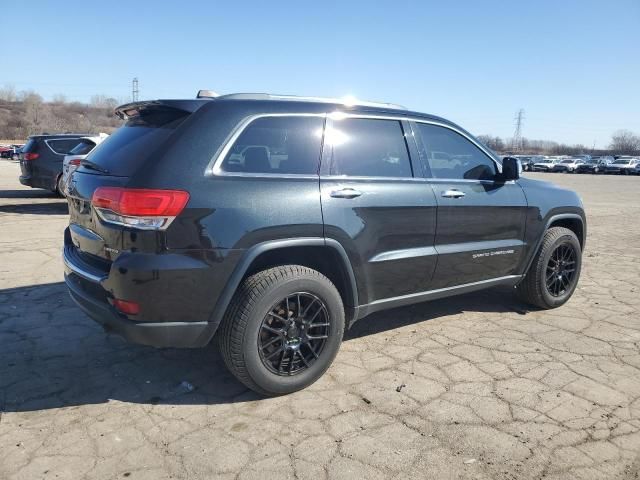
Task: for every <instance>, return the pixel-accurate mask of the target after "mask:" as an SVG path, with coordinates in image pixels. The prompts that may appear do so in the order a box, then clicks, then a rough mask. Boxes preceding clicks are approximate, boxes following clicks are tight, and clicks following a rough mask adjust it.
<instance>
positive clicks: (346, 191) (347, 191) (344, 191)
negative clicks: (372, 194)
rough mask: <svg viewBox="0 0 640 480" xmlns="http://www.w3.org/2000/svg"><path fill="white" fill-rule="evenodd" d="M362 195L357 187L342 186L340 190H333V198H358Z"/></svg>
mask: <svg viewBox="0 0 640 480" xmlns="http://www.w3.org/2000/svg"><path fill="white" fill-rule="evenodd" d="M360 195H362V192H361V191H360V190H356V189H355V188H341V189H340V190H334V191H332V192H331V196H332V197H333V198H356V197H359V196H360Z"/></svg>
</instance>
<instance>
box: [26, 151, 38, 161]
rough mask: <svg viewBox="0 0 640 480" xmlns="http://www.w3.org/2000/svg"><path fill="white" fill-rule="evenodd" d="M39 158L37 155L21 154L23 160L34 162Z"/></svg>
mask: <svg viewBox="0 0 640 480" xmlns="http://www.w3.org/2000/svg"><path fill="white" fill-rule="evenodd" d="M39 156H40V154H39V153H23V154H22V158H24V159H25V160H35V159H36V158H38V157H39Z"/></svg>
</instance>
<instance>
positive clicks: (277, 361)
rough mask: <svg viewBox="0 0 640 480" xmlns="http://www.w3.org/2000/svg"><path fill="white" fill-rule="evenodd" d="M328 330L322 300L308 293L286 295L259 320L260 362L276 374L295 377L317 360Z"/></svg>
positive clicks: (327, 317)
mask: <svg viewBox="0 0 640 480" xmlns="http://www.w3.org/2000/svg"><path fill="white" fill-rule="evenodd" d="M330 329H331V322H330V318H329V312H328V310H327V307H326V305H325V304H324V303H323V302H322V300H320V299H319V298H318V297H316V296H315V295H313V294H311V293H307V292H296V293H293V294H291V295H288V296H287V297H286V298H284V299H282V300H281V301H280V302H278V303H276V304H275V305H274V306H273V308H272V309H271V310H270V311H269V312H268V313H267V315H266V316H265V317H264V319H263V320H262V325H261V326H260V332H259V334H258V348H259V350H260V359H261V360H262V362H263V363H264V365H265V367H267V368H268V369H269V370H270V371H271V372H273V373H275V374H277V375H287V376H289V375H296V374H298V373H300V372H302V371H304V370H306V369H307V368H309V367H311V365H313V363H314V362H315V361H316V360H317V359H318V358H319V357H320V355H321V354H322V351H323V350H324V346H325V344H326V342H327V339H328V338H329V334H330Z"/></svg>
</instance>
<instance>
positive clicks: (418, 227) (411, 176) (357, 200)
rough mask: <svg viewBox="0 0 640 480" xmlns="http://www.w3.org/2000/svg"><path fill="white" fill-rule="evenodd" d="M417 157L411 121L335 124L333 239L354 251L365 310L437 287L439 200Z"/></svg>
mask: <svg viewBox="0 0 640 480" xmlns="http://www.w3.org/2000/svg"><path fill="white" fill-rule="evenodd" d="M412 158H413V159H414V162H412V160H411V159H412ZM416 159H417V148H416V145H415V142H414V140H413V136H412V134H411V130H410V126H409V124H408V122H405V121H402V120H400V119H393V118H375V117H374V118H371V117H357V116H348V117H346V118H341V119H336V118H329V119H328V121H327V128H326V132H325V142H324V149H323V159H322V168H321V180H320V190H321V198H322V213H323V219H324V226H325V237H327V238H331V239H335V240H338V241H339V242H340V243H341V244H342V245H343V246H344V248H345V249H346V251H347V255H348V256H349V258H350V260H351V264H352V265H353V268H354V271H355V274H356V280H357V282H358V296H359V303H360V304H361V305H362V304H365V303H371V302H375V301H380V300H384V299H393V298H394V297H400V296H404V295H410V294H413V293H417V292H422V291H424V290H428V289H429V285H430V282H431V278H432V275H433V271H434V268H435V265H436V256H435V250H434V237H435V220H436V201H435V198H434V195H433V192H432V191H431V189H430V188H429V186H428V184H427V183H426V181H425V179H424V178H422V172H421V171H420V170H416V169H419V168H420V164H419V162H416Z"/></svg>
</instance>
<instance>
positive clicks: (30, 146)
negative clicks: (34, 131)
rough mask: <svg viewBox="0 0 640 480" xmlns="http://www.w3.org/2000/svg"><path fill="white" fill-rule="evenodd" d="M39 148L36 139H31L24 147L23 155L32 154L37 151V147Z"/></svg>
mask: <svg viewBox="0 0 640 480" xmlns="http://www.w3.org/2000/svg"><path fill="white" fill-rule="evenodd" d="M37 146H38V142H37V141H36V139H35V138H30V139H29V141H28V142H27V143H25V145H24V147H22V153H32V152H35V151H36V147H37Z"/></svg>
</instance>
